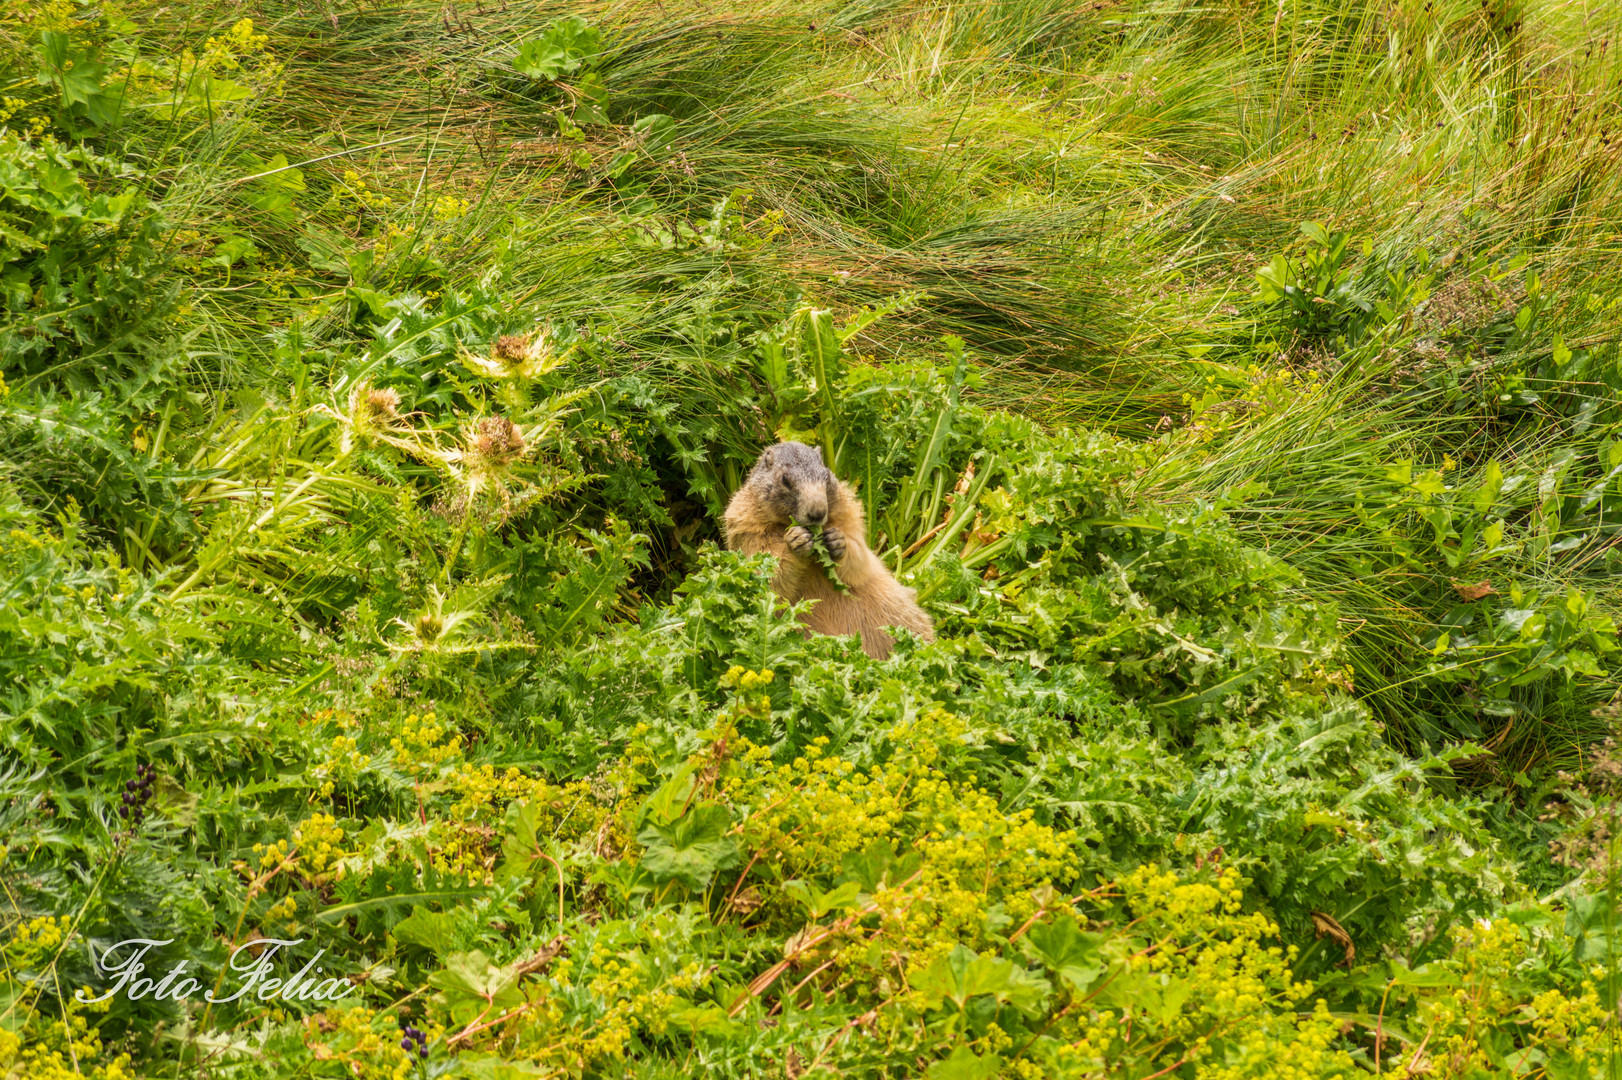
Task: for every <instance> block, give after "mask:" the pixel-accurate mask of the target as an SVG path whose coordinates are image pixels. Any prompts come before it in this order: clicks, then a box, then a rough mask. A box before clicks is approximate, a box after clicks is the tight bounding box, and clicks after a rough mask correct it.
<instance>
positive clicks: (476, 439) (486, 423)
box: [468, 416, 526, 468]
mask: <svg viewBox="0 0 1622 1080" xmlns="http://www.w3.org/2000/svg"><path fill="white" fill-rule="evenodd" d="M468 444H469V449H470V450H471V451H472V454H473V456H474V457H475V458H477V459H480V460H481V461H482V462H483V463H484V464H486V465H487V466H490V467H495V468H500V467H501V466H503V465H508V464H511V463H512V462H514V461H516V460H518V459H519V458H521V457H523V456H524V451H525V449H526V446H525V443H524V433H523V432H522V431H520V430H519V428H518V425H517V424H514V423H513V422H512V421H511V420H509V419H507V418H506V417H505V416H486V417H484V418H483V419H481V420H479V421H477V422H476V423H474V425H473V429H472V431H471V432H470V433H469V437H468Z"/></svg>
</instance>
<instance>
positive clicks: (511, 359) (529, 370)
mask: <svg viewBox="0 0 1622 1080" xmlns="http://www.w3.org/2000/svg"><path fill="white" fill-rule="evenodd" d="M567 357H568V353H567V351H565V352H564V353H562V354H559V353H556V352H554V351H553V350H552V341H551V338H549V337H548V336H547V334H546V333H545V332H544V331H536V332H535V333H533V334H505V335H503V336H501V337H498V338H496V340H495V342H494V343H493V344H492V345H491V346H490V355H489V356H487V357H485V356H475V355H474V354H472V353H470V352H468V351H466V350H465V349H464V350H463V352H462V362H463V363H465V364H466V365H467V366H468V367H470V368H472V369H473V370H474V371H477V372H479V373H480V374H481V375H488V376H490V377H491V378H494V379H514V378H516V379H533V378H535V377H536V376H537V375H545V374H546V373H547V372H549V371H556V370H557V369H558V368H559V367H561V366H562V365H563V361H564V360H565V359H566V358H567Z"/></svg>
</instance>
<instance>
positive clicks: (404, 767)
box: [389, 713, 462, 776]
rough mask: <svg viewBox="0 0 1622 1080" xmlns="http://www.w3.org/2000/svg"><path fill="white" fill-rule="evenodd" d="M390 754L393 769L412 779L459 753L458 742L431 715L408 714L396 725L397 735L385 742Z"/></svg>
mask: <svg viewBox="0 0 1622 1080" xmlns="http://www.w3.org/2000/svg"><path fill="white" fill-rule="evenodd" d="M389 746H390V747H391V748H392V749H393V750H394V767H395V768H396V769H398V770H400V771H401V772H403V773H408V774H410V775H413V776H415V775H416V774H418V773H421V772H426V771H428V770H429V769H430V768H433V767H435V766H438V765H442V764H444V763H445V762H446V761H448V760H449V759H451V758H453V757H456V756H457V755H458V754H460V753H461V752H462V740H461V738H460V737H458V736H457V734H456V732H455V731H454V730H452V729H451V726H450V725H449V724H444V723H441V722H440V721H439V719H438V718H437V717H435V716H434V714H433V713H427V714H426V715H424V716H420V717H419V716H417V714H415V713H412V714H411V715H410V716H408V717H406V718H405V722H404V723H403V724H401V725H400V734H398V735H396V736H395V737H394V738H392V739H390V740H389Z"/></svg>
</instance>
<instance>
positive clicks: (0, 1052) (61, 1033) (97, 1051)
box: [0, 979, 133, 1080]
mask: <svg viewBox="0 0 1622 1080" xmlns="http://www.w3.org/2000/svg"><path fill="white" fill-rule="evenodd" d="M12 991H15V992H16V995H15V996H13V997H12V1000H13V1001H20V1000H22V995H23V993H25V992H24V991H22V989H21V988H20V987H17V986H16V984H14V983H12V982H11V981H10V980H9V979H0V994H7V995H8V996H11V994H10V992H12ZM60 1000H61V1004H60V1009H61V1011H60V1013H59V1014H58V1015H57V1016H55V1017H51V1018H49V1019H47V1018H46V1017H45V1016H42V1015H41V1014H40V1013H39V1012H37V1011H35V1010H34V1009H32V1008H30V1009H27V1010H26V1011H24V1012H22V1013H21V1015H19V1016H16V1017H14V1018H13V1019H14V1023H13V1024H12V1025H7V1026H6V1027H0V1076H7V1077H11V1076H22V1077H27V1078H28V1080H133V1074H132V1073H131V1072H130V1071H129V1063H130V1058H129V1055H128V1054H116V1055H113V1056H111V1057H109V1058H107V1059H106V1060H101V1058H102V1056H103V1054H104V1053H105V1050H106V1048H105V1047H104V1046H103V1045H102V1041H101V1034H100V1032H98V1031H97V1030H96V1029H95V1028H93V1027H91V1026H90V1022H89V1021H88V1020H86V1019H85V1014H86V1013H101V1012H106V1011H107V1007H108V1006H109V1005H110V1004H111V1001H102V1002H96V1003H94V1004H88V1005H86V1004H81V1003H79V1002H75V1001H74V1000H73V999H72V997H71V996H64V997H63V998H61V999H60ZM15 1021H21V1022H20V1023H15Z"/></svg>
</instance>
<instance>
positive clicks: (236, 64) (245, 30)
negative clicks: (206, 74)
mask: <svg viewBox="0 0 1622 1080" xmlns="http://www.w3.org/2000/svg"><path fill="white" fill-rule="evenodd" d="M269 45H270V38H269V37H268V36H267V35H265V34H256V33H254V32H253V20H252V19H239V20H237V23H236V25H234V26H232V27H231V29H230V30H229V31H227V32H226V34H225V35H224V36H223V37H217V38H209V39H208V41H207V43H206V44H205V45H204V46H203V57H204V59H203V63H204V64H205V65H207V66H210V67H212V66H214V65H215V64H218V65H219V66H220V67H222V68H225V69H226V70H228V71H236V70H238V69H239V68H241V67H242V61H243V60H244V59H246V58H248V57H253V56H258V55H259V54H261V53H264V52H266V51H267V50H268V47H269Z"/></svg>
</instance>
